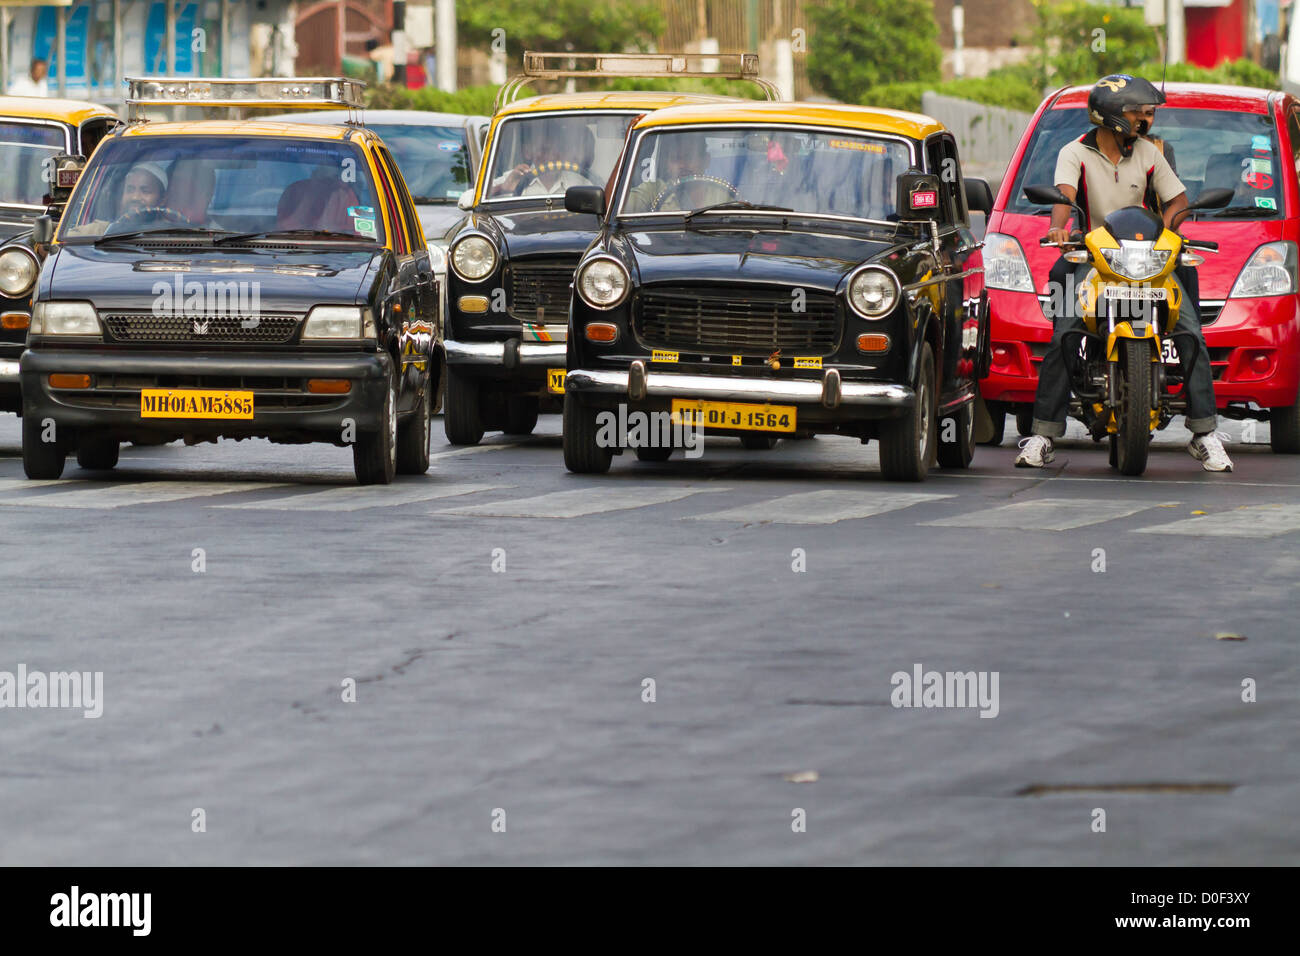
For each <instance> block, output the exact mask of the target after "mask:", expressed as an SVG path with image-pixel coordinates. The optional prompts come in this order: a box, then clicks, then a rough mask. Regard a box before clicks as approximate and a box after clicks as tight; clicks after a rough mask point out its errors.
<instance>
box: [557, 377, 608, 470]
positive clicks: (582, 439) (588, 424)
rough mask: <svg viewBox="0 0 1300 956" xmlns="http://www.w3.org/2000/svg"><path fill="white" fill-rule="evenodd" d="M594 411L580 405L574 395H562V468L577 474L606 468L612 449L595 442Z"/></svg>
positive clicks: (596, 429)
mask: <svg viewBox="0 0 1300 956" xmlns="http://www.w3.org/2000/svg"><path fill="white" fill-rule="evenodd" d="M596 415H597V410H596V409H594V408H589V407H588V406H586V405H583V404H582V403H581V402H580V401H578V399H577V398H575V397H574V396H573V395H565V396H564V467H565V468H567V469H569V471H571V472H573V473H574V474H578V475H598V474H603V473H604V472H607V471H609V465H610V462H611V461H612V460H613V457H614V454H613V451H612V450H611V449H609V448H601V447H600V445H599V444H597V442H596V436H597V433H598V428H597V425H596Z"/></svg>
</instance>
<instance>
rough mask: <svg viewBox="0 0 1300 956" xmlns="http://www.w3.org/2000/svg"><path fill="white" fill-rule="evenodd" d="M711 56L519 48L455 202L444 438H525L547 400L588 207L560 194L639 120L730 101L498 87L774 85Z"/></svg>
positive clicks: (745, 60) (588, 230)
mask: <svg viewBox="0 0 1300 956" xmlns="http://www.w3.org/2000/svg"><path fill="white" fill-rule="evenodd" d="M714 59H720V62H719V63H718V64H708V65H707V66H709V69H708V70H705V69H703V67H704V66H705V64H701V63H700V62H699V60H700V58H699V57H695V56H680V55H669V54H645V55H642V54H636V55H631V54H627V55H622V54H619V55H607V54H603V55H595V54H581V55H571V54H562V55H561V54H539V53H531V52H530V53H527V54H525V57H524V71H523V72H522V73H520V74H518V75H517V76H516V77H513V78H511V80H510V81H509V82H507V84H506V85H505V86H504V87H502V90H501V93H500V95H499V96H498V103H499V105H498V107H497V109H496V112H495V114H494V115H493V117H492V125H491V127H490V128H489V130H488V138H487V143H486V144H485V147H484V151H483V166H482V169H481V171H480V173H479V176H478V181H477V183H476V185H475V188H474V190H473V192H472V193H469V194H467V195H466V197H465V199H464V200H463V202H462V206H463V208H465V209H466V210H468V211H469V215H468V217H467V218H466V219H464V220H463V221H462V222H461V223H460V224H459V225H458V226H457V227H456V228H455V229H454V230H453V231H452V232H451V233H450V234H449V244H448V259H449V269H448V276H447V283H448V286H447V288H448V294H447V320H446V339H447V382H446V385H447V387H446V401H445V406H444V418H443V422H444V426H445V429H446V433H447V440H448V441H449V442H451V443H452V444H454V445H474V444H477V443H478V442H479V441H480V440H481V439H482V437H483V434H484V433H485V432H487V431H503V432H505V433H507V434H512V435H526V434H529V433H530V432H532V430H533V428H534V427H535V426H536V424H537V416H538V413H539V412H540V411H559V409H560V401H561V396H562V394H563V391H564V356H565V335H566V329H567V327H568V310H569V294H570V287H571V285H572V282H573V270H574V267H575V266H577V264H578V260H579V258H580V257H581V256H582V253H583V251H584V250H585V249H586V248H587V246H588V245H590V244H591V241H592V240H593V239H594V238H595V236H596V234H597V232H598V230H599V228H600V225H599V222H598V221H597V219H596V217H594V216H592V215H590V214H586V213H574V212H571V211H569V210H566V209H565V208H564V193H565V190H566V189H568V188H569V187H570V186H575V185H595V186H604V185H605V183H606V180H607V179H608V178H609V175H610V172H611V171H612V170H613V168H614V165H615V163H616V162H617V160H618V157H619V155H620V153H621V152H622V150H623V144H624V141H625V139H626V134H627V129H628V127H629V126H630V125H631V123H632V121H633V120H635V119H636V118H637V117H638V116H642V115H644V114H646V113H650V112H653V111H655V110H660V109H664V108H666V107H671V106H681V105H686V104H706V103H712V104H721V103H728V102H736V103H738V102H743V100H740V99H739V98H737V97H730V96H721V95H712V94H697V93H674V92H635V91H616V92H575V93H554V94H546V95H540V96H532V97H528V98H526V99H521V100H517V101H514V102H511V101H510V98H511V96H512V95H513V94H514V93H516V92H518V90H519V89H520V88H521V86H522V85H523V84H524V83H526V82H535V81H537V80H559V79H566V78H568V79H572V78H576V77H585V78H588V79H607V78H610V77H616V76H617V77H646V76H656V77H670V78H674V79H676V78H682V77H699V76H706V75H707V76H719V77H724V78H727V79H731V80H736V81H744V82H747V83H754V84H756V85H758V86H759V87H760V88H761V89H763V91H764V92H765V93H767V94H769V95H774V93H775V91H774V90H773V89H772V87H771V85H770V84H767V83H766V82H765V81H762V80H761V79H760V78H759V77H758V62H757V58H756V57H754V56H752V55H751V54H730V55H727V56H724V57H722V58H714ZM557 62H558V65H557ZM583 64H588V65H586V66H584V65H583Z"/></svg>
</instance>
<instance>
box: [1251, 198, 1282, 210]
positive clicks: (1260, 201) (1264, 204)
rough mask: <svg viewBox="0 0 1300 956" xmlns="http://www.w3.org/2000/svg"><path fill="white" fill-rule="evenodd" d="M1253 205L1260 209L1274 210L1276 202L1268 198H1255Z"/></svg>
mask: <svg viewBox="0 0 1300 956" xmlns="http://www.w3.org/2000/svg"><path fill="white" fill-rule="evenodd" d="M1255 205H1256V206H1258V207H1259V208H1260V209H1276V208H1277V200H1276V199H1273V198H1271V197H1269V196H1256V197H1255Z"/></svg>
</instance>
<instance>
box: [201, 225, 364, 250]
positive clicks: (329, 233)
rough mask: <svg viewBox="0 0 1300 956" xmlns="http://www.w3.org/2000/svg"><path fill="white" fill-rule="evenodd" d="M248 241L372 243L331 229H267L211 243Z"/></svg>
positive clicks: (219, 244)
mask: <svg viewBox="0 0 1300 956" xmlns="http://www.w3.org/2000/svg"><path fill="white" fill-rule="evenodd" d="M250 239H353V240H356V241H357V242H374V240H373V239H368V238H366V237H365V236H359V235H357V234H356V233H354V232H336V231H335V230H333V229H267V230H263V231H262V232H237V233H234V234H232V235H229V236H222V237H221V238H220V239H216V240H214V241H213V243H212V244H213V245H214V246H224V245H233V244H235V243H240V242H248V241H249V240H250Z"/></svg>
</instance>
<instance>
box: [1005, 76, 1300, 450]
mask: <svg viewBox="0 0 1300 956" xmlns="http://www.w3.org/2000/svg"><path fill="white" fill-rule="evenodd" d="M1090 89H1091V87H1089V86H1075V87H1069V88H1067V89H1063V90H1058V91H1057V92H1055V93H1053V94H1052V95H1050V96H1049V97H1047V99H1046V100H1044V101H1043V103H1042V104H1041V105H1040V106H1039V107H1038V111H1037V112H1036V113H1035V114H1034V118H1033V120H1032V121H1031V122H1030V124H1029V128H1028V129H1027V130H1026V131H1025V134H1024V136H1023V137H1022V138H1021V141H1020V144H1019V146H1018V147H1017V148H1016V152H1015V155H1014V157H1013V158H1012V160H1011V164H1010V166H1008V168H1007V175H1006V178H1005V179H1004V180H1003V182H1002V188H1001V189H1000V190H999V192H998V196H997V200H996V202H995V203H994V205H993V213H992V215H991V216H990V217H989V223H988V231H987V234H986V236H985V240H984V243H985V244H984V280H985V284H986V285H987V287H988V290H989V310H990V316H991V322H990V335H991V338H992V352H993V364H992V369H991V371H990V373H989V376H988V377H987V378H986V379H984V380H983V382H982V383H981V394H982V395H983V398H984V401H985V402H986V403H987V405H988V408H989V412H990V414H991V416H992V418H993V422H994V439H995V440H994V441H992V442H990V444H997V443H999V442H1000V441H1001V438H1002V430H1003V424H1004V422H1005V414H1006V413H1011V414H1014V415H1016V420H1017V425H1018V426H1019V429H1020V433H1021V434H1022V435H1025V434H1028V433H1029V426H1030V423H1031V421H1032V419H1033V403H1034V390H1035V388H1036V387H1037V384H1038V366H1039V363H1040V362H1041V361H1042V357H1043V353H1044V352H1046V351H1047V345H1048V342H1049V340H1050V339H1051V337H1052V323H1051V322H1050V321H1049V320H1048V319H1047V318H1046V316H1044V314H1043V305H1044V303H1045V302H1046V301H1047V295H1046V292H1047V274H1048V270H1050V269H1051V267H1052V263H1053V262H1054V261H1055V260H1056V258H1057V256H1058V255H1059V251H1058V250H1056V249H1054V248H1050V247H1049V248H1041V247H1040V246H1039V245H1038V240H1039V237H1041V236H1044V235H1046V234H1047V227H1048V221H1049V217H1050V212H1051V210H1050V208H1049V207H1047V206H1040V205H1035V204H1034V203H1031V202H1030V201H1029V200H1028V199H1026V198H1025V196H1024V192H1023V187H1025V186H1030V185H1040V184H1045V185H1055V183H1053V182H1052V179H1053V174H1054V172H1055V169H1056V154H1057V152H1058V151H1059V150H1060V148H1061V147H1062V146H1063V145H1064V144H1065V143H1067V142H1068V141H1069V140H1071V139H1078V138H1079V137H1080V136H1082V135H1083V134H1084V133H1086V132H1087V131H1088V130H1089V128H1090V124H1089V122H1088V116H1087V111H1086V104H1087V100H1088V92H1089V90H1090ZM1165 94H1166V96H1167V98H1168V102H1167V103H1166V104H1165V106H1164V107H1162V108H1161V109H1159V110H1157V112H1156V121H1155V125H1154V127H1153V129H1152V135H1154V136H1156V137H1159V138H1161V139H1163V140H1165V142H1166V143H1167V144H1169V145H1170V146H1172V147H1173V159H1174V164H1175V167H1176V170H1177V173H1178V178H1179V179H1180V180H1182V182H1183V184H1184V185H1185V186H1186V187H1187V198H1188V200H1189V201H1191V200H1194V199H1195V198H1196V196H1197V195H1198V194H1199V193H1200V191H1201V190H1202V189H1206V188H1218V187H1224V188H1230V189H1233V190H1234V191H1235V195H1234V197H1233V200H1232V203H1231V205H1230V206H1229V207H1228V208H1226V209H1211V210H1204V211H1201V212H1197V213H1194V214H1192V215H1191V216H1189V217H1188V218H1187V219H1185V220H1184V221H1183V225H1182V227H1181V229H1180V231H1181V232H1182V234H1183V235H1185V236H1187V237H1189V238H1195V239H1209V240H1213V241H1215V242H1217V243H1218V244H1219V251H1218V252H1217V253H1206V254H1205V262H1204V264H1203V265H1201V266H1200V267H1198V269H1197V273H1198V275H1199V281H1200V304H1201V320H1202V326H1203V328H1204V330H1205V344H1206V346H1207V347H1208V348H1209V351H1210V365H1211V368H1212V369H1213V372H1214V394H1215V398H1216V399H1217V400H1218V401H1217V404H1218V407H1219V414H1220V415H1221V416H1223V417H1225V418H1236V419H1258V420H1261V421H1268V422H1270V430H1271V435H1272V445H1273V450H1274V451H1275V452H1284V453H1287V454H1296V453H1300V291H1298V290H1297V240H1300V184H1298V183H1297V181H1296V170H1297V168H1300V99H1297V98H1296V97H1294V96H1291V95H1289V94H1285V93H1279V92H1275V91H1270V90H1259V89H1249V88H1246V87H1236V86H1214V85H1210V84H1204V83H1170V84H1169V85H1168V86H1167V87H1166V89H1165ZM1167 154H1168V152H1167Z"/></svg>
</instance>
